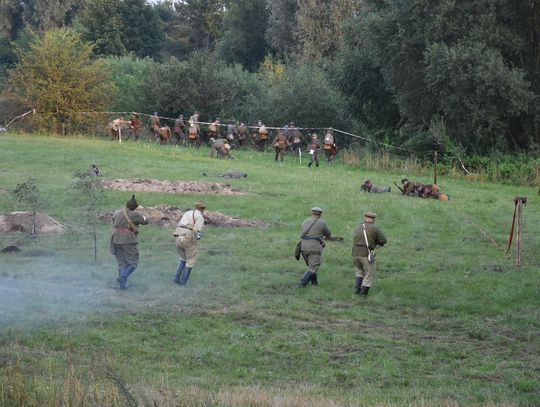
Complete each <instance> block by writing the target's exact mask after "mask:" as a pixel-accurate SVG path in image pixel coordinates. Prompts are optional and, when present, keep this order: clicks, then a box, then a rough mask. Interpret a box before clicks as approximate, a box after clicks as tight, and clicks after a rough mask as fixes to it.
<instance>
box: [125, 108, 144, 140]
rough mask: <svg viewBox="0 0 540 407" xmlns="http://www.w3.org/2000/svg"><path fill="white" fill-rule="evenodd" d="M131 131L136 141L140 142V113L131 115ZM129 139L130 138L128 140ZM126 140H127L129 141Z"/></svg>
mask: <svg viewBox="0 0 540 407" xmlns="http://www.w3.org/2000/svg"><path fill="white" fill-rule="evenodd" d="M129 129H130V132H131V134H132V135H133V137H134V138H135V140H139V132H140V130H141V119H140V118H139V114H138V113H135V112H133V113H131V117H130V118H129ZM127 139H129V137H128V138H127ZM127 139H126V140H127Z"/></svg>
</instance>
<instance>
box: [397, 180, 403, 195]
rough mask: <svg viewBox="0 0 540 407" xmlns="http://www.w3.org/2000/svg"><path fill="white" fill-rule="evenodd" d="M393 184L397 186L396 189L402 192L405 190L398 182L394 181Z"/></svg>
mask: <svg viewBox="0 0 540 407" xmlns="http://www.w3.org/2000/svg"><path fill="white" fill-rule="evenodd" d="M394 185H395V186H396V187H397V189H399V190H400V191H401V193H402V194H404V193H405V190H404V189H403V188H401V187H400V186H399V185H398V184H396V183H395V181H394Z"/></svg>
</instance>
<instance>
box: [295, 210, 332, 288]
mask: <svg viewBox="0 0 540 407" xmlns="http://www.w3.org/2000/svg"><path fill="white" fill-rule="evenodd" d="M322 213H323V210H322V209H321V208H319V207H318V206H316V207H314V208H311V217H310V218H307V219H306V220H305V221H304V223H302V233H301V236H300V239H301V246H300V250H301V253H302V257H303V258H304V261H305V262H306V265H307V266H308V270H307V271H306V272H305V273H304V275H303V277H302V279H301V280H300V284H299V285H300V286H301V287H305V286H306V285H307V284H308V283H309V282H310V281H311V283H312V284H313V285H317V284H318V281H317V270H318V269H319V267H320V265H321V260H322V259H321V257H322V251H323V249H324V246H325V243H324V241H323V238H329V237H331V236H332V234H331V232H330V229H328V226H327V225H326V222H325V221H324V220H322V219H321V216H322Z"/></svg>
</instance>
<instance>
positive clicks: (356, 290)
mask: <svg viewBox="0 0 540 407" xmlns="http://www.w3.org/2000/svg"><path fill="white" fill-rule="evenodd" d="M363 280H364V279H363V278H362V277H356V281H355V284H354V293H355V294H360V290H361V289H362V281H363Z"/></svg>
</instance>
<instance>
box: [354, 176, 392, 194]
mask: <svg viewBox="0 0 540 407" xmlns="http://www.w3.org/2000/svg"><path fill="white" fill-rule="evenodd" d="M360 190H361V191H362V192H374V193H381V192H390V187H378V186H376V185H374V184H373V182H371V180H369V179H368V180H366V181H365V182H364V183H363V184H362V185H361V186H360Z"/></svg>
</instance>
